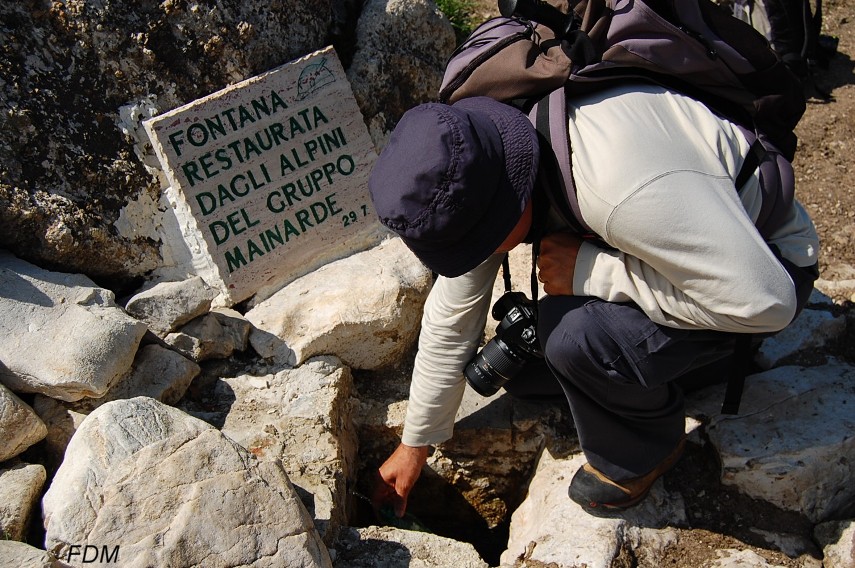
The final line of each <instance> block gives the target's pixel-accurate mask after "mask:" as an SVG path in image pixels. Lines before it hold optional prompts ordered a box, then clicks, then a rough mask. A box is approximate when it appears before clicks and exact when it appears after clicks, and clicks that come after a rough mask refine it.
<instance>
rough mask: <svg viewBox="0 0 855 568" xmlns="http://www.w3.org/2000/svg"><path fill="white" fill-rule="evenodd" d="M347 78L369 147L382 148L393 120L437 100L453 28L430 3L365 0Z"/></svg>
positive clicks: (405, 0)
mask: <svg viewBox="0 0 855 568" xmlns="http://www.w3.org/2000/svg"><path fill="white" fill-rule="evenodd" d="M356 34H357V40H356V52H355V54H354V57H353V64H352V65H351V67H350V69H348V71H347V78H348V79H349V80H350V83H351V85H352V86H353V94H354V95H355V96H356V101H357V103H358V104H359V108H360V109H361V110H362V114H363V115H364V117H365V121H366V122H367V123H368V130H369V132H370V133H371V137H372V138H373V139H374V143H375V144H376V145H377V146H378V147H382V146H383V145H385V141H386V136H388V133H389V132H391V131H392V129H393V128H394V126H395V124H396V123H397V122H398V119H399V118H401V115H403V114H404V113H405V112H406V111H407V110H409V109H410V108H411V107H413V106H415V105H416V104H419V103H423V102H427V101H431V100H436V97H437V93H438V92H439V85H440V83H441V81H442V71H443V69H445V62H446V60H447V59H448V56H449V55H451V52H452V51H453V50H454V47H455V43H456V39H455V36H454V29H453V28H452V27H451V24H450V23H449V22H448V20H447V19H446V18H445V17H444V16H443V15H442V14H441V13H440V12H439V10H438V9H437V7H436V4H435V3H434V2H432V1H430V0H368V2H366V3H365V5H364V6H363V7H362V16H361V17H360V18H359V25H358V27H357V30H356Z"/></svg>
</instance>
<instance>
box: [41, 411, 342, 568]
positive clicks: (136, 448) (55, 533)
mask: <svg viewBox="0 0 855 568" xmlns="http://www.w3.org/2000/svg"><path fill="white" fill-rule="evenodd" d="M66 455H67V457H66V460H65V462H63V465H62V466H61V467H60V469H59V471H58V472H57V475H56V477H55V479H54V481H53V483H52V485H51V487H50V489H49V490H48V492H47V494H46V495H45V497H44V500H43V508H44V517H45V527H46V530H47V534H46V537H45V542H46V546H47V547H48V549H49V550H51V551H53V552H54V553H56V554H57V556H58V557H60V558H62V557H63V555H64V554H63V553H64V552H65V551H66V550H67V549H68V547H69V546H70V545H72V544H74V543H82V542H98V543H112V542H116V541H120V544H121V550H120V554H121V559H122V565H123V566H199V565H206V564H207V565H223V566H250V565H252V566H270V567H274V566H306V567H310V566H330V565H331V564H330V559H329V556H328V553H327V550H326V548H325V547H324V546H323V544H322V543H321V541H320V538H319V537H318V535H317V532H316V531H315V529H314V527H313V526H312V523H311V519H310V517H309V516H308V514H307V513H306V510H305V508H303V506H302V504H301V503H300V501H299V499H298V497H297V495H296V493H295V492H294V489H293V487H292V486H291V484H290V482H289V481H288V477H287V476H286V475H285V473H284V471H283V470H282V468H281V466H279V465H278V464H275V463H271V462H258V461H257V460H255V459H254V458H253V457H252V456H251V455H250V454H249V453H248V452H247V451H246V450H244V449H243V448H241V447H240V446H238V445H237V444H235V443H234V442H232V441H231V440H229V439H228V438H226V437H224V436H223V435H222V434H221V433H220V432H218V431H217V430H216V429H214V428H212V427H210V426H208V425H206V424H205V423H203V422H201V421H199V420H196V419H194V418H191V417H189V416H187V415H186V414H184V413H182V412H180V411H178V410H175V409H173V408H170V407H167V406H164V405H162V404H160V403H158V402H156V401H154V400H152V399H147V398H135V399H131V400H127V401H117V402H112V403H108V404H106V405H104V406H102V407H100V408H99V409H97V410H95V411H94V412H93V413H92V414H91V415H89V417H88V418H87V419H86V420H84V422H83V424H81V426H80V429H79V430H78V431H77V433H76V434H75V435H74V437H73V438H72V440H71V443H70V444H69V447H68V450H67V452H66ZM117 535H121V536H120V537H117Z"/></svg>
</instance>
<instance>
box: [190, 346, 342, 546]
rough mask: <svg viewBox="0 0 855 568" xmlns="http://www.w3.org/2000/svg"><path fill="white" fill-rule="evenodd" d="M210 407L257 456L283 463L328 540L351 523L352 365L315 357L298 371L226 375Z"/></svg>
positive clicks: (227, 430)
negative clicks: (214, 405) (215, 408)
mask: <svg viewBox="0 0 855 568" xmlns="http://www.w3.org/2000/svg"><path fill="white" fill-rule="evenodd" d="M214 393H215V395H214V396H215V397H216V398H217V399H218V400H227V399H232V400H233V402H230V403H229V404H228V407H227V408H226V407H225V405H223V407H221V408H219V409H218V410H219V411H218V412H214V413H208V414H207V417H208V419H209V420H211V421H212V422H214V423H217V424H222V432H223V433H224V434H225V435H226V436H228V437H229V438H231V439H232V440H234V441H236V442H237V443H239V444H240V445H241V446H243V447H244V448H246V449H248V450H249V451H250V453H252V454H253V455H254V456H256V457H257V458H259V459H260V460H262V461H273V462H281V463H282V465H283V467H284V469H285V471H286V472H288V477H289V479H290V480H291V482H292V483H293V484H294V485H295V486H297V487H299V488H300V489H301V495H302V496H303V497H304V504H305V505H306V507H307V508H308V510H309V512H310V514H311V515H312V518H313V519H314V521H315V525H316V527H317V528H318V531H319V532H320V534H321V536H322V537H323V538H324V541H325V542H327V544H329V543H331V541H332V540H333V539H334V538H335V535H336V534H337V531H338V529H339V528H340V527H342V526H344V525H346V524H347V522H348V508H347V500H348V492H347V490H348V488H349V487H351V486H352V485H353V483H354V482H355V476H356V450H357V440H356V431H355V428H354V426H353V421H352V418H351V413H352V409H351V396H352V395H353V387H352V378H351V374H350V369H348V368H347V367H345V366H343V365H342V364H341V361H339V360H338V359H336V358H335V357H316V358H313V359H310V360H309V361H307V362H306V363H305V364H304V365H301V366H300V367H297V368H296V369H287V370H283V371H279V372H278V373H275V374H269V375H264V376H253V375H241V376H238V377H235V378H225V379H222V380H220V381H218V382H217V384H216V386H215V387H214Z"/></svg>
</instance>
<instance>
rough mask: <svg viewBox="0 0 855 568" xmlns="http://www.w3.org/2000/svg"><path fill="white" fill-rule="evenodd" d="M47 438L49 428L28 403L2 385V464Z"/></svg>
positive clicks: (0, 431) (0, 436)
mask: <svg viewBox="0 0 855 568" xmlns="http://www.w3.org/2000/svg"><path fill="white" fill-rule="evenodd" d="M45 436H47V427H46V426H45V423H44V422H42V421H41V420H40V419H39V417H38V415H37V414H36V413H35V412H34V411H33V409H32V408H30V407H29V406H28V405H27V403H25V402H24V401H23V400H21V399H20V398H18V397H17V396H15V393H13V392H12V391H10V390H9V389H7V388H6V387H4V386H3V385H2V384H0V462H4V461H6V460H8V459H10V458H13V457H15V456H17V455H18V454H20V453H21V452H23V451H24V450H26V449H27V448H29V447H30V446H32V445H33V444H35V443H36V442H38V441H40V440H42V439H43V438H44V437H45Z"/></svg>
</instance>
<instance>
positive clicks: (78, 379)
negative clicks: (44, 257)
mask: <svg viewBox="0 0 855 568" xmlns="http://www.w3.org/2000/svg"><path fill="white" fill-rule="evenodd" d="M0 288H2V289H3V291H4V293H3V295H2V296H0V314H2V317H0V361H2V362H3V365H2V366H0V381H2V382H3V383H5V384H6V386H8V387H9V388H11V389H12V390H15V391H18V392H38V393H42V394H45V395H48V396H52V397H54V398H58V399H60V400H67V401H74V400H80V399H81V398H83V397H99V396H102V395H103V394H104V393H105V392H107V389H109V388H110V386H111V385H112V384H113V383H114V382H115V381H116V380H117V379H118V378H119V377H121V376H122V375H123V374H124V373H125V372H126V371H127V370H128V369H129V368H130V366H131V363H132V362H133V358H134V355H135V354H136V351H137V347H138V346H139V342H140V339H141V338H142V336H143V334H145V331H146V327H145V325H144V324H142V323H141V322H139V321H137V320H135V319H133V318H131V317H129V316H128V315H127V314H126V313H125V312H123V311H122V309H121V308H119V307H118V306H117V305H116V303H115V301H114V298H113V293H112V292H110V291H109V290H106V289H104V288H99V287H97V286H95V284H94V283H93V282H92V281H91V280H89V279H88V278H86V277H85V276H82V275H74V274H64V273H58V272H50V271H47V270H42V269H41V268H38V267H36V266H34V265H32V264H30V263H28V262H24V261H22V260H19V259H17V258H15V257H13V256H11V255H9V254H6V253H2V252H0Z"/></svg>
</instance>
